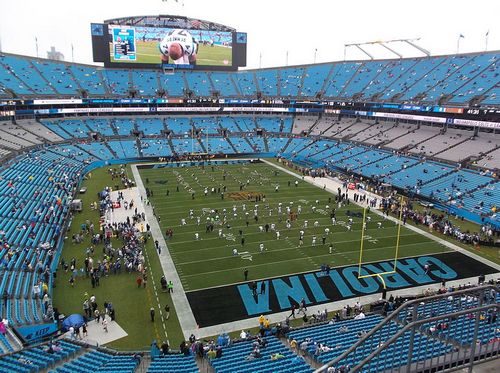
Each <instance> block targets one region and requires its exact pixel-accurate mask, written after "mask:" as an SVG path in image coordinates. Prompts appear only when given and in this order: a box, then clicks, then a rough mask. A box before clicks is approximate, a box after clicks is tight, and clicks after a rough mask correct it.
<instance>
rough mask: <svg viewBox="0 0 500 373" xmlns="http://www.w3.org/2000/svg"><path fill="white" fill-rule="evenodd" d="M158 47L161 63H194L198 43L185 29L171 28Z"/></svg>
mask: <svg viewBox="0 0 500 373" xmlns="http://www.w3.org/2000/svg"><path fill="white" fill-rule="evenodd" d="M159 49H160V53H161V60H162V62H163V63H169V60H171V63H174V64H176V65H196V54H197V53H198V43H197V42H196V40H195V39H194V38H193V36H192V35H191V34H190V33H189V32H188V31H187V30H181V29H175V30H171V31H170V32H169V33H168V34H167V35H166V36H165V37H164V38H163V40H162V41H161V42H160V44H159Z"/></svg>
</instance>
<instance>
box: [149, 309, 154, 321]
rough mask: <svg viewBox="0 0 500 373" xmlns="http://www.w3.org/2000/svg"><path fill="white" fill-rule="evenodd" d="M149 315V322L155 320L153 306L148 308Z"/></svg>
mask: <svg viewBox="0 0 500 373" xmlns="http://www.w3.org/2000/svg"><path fill="white" fill-rule="evenodd" d="M149 316H150V317H151V322H155V309H154V308H153V307H151V309H150V310H149Z"/></svg>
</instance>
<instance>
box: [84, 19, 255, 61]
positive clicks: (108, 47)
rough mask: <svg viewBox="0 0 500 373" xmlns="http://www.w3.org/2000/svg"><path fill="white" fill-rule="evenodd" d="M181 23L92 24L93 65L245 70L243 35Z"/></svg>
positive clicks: (197, 24)
mask: <svg viewBox="0 0 500 373" xmlns="http://www.w3.org/2000/svg"><path fill="white" fill-rule="evenodd" d="M157 19H158V20H160V17H158V18H157ZM168 20H169V21H171V20H172V18H169V19H168ZM183 20H184V22H183V23H180V22H164V23H163V24H160V22H157V24H147V23H145V22H140V21H138V22H136V23H132V22H126V23H125V22H124V23H123V24H120V23H121V22H120V21H123V20H115V22H112V23H92V24H91V35H92V48H93V55H94V61H95V62H104V66H105V67H124V66H125V65H126V66H128V67H134V68H140V67H143V68H154V67H158V68H161V67H172V68H180V69H203V70H237V69H238V67H240V66H246V46H247V34H246V33H244V32H237V31H236V30H233V29H231V28H228V27H226V26H222V27H215V26H217V25H215V24H211V23H208V24H202V23H201V21H198V22H196V21H195V20H189V19H183ZM212 25H215V26H214V27H212V28H211V27H210V26H212ZM219 26H220V25H219Z"/></svg>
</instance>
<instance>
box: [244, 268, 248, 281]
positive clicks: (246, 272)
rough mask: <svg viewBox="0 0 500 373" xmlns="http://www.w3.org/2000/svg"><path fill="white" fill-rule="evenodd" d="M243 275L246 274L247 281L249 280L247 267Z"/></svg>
mask: <svg viewBox="0 0 500 373" xmlns="http://www.w3.org/2000/svg"><path fill="white" fill-rule="evenodd" d="M243 275H244V276H245V281H248V268H245V270H244V271H243Z"/></svg>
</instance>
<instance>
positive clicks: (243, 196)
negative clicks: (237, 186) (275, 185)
mask: <svg viewBox="0 0 500 373" xmlns="http://www.w3.org/2000/svg"><path fill="white" fill-rule="evenodd" d="M227 196H228V198H232V199H234V200H236V201H248V200H253V199H255V197H261V198H263V196H264V194H263V193H259V192H230V193H228V194H227Z"/></svg>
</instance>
